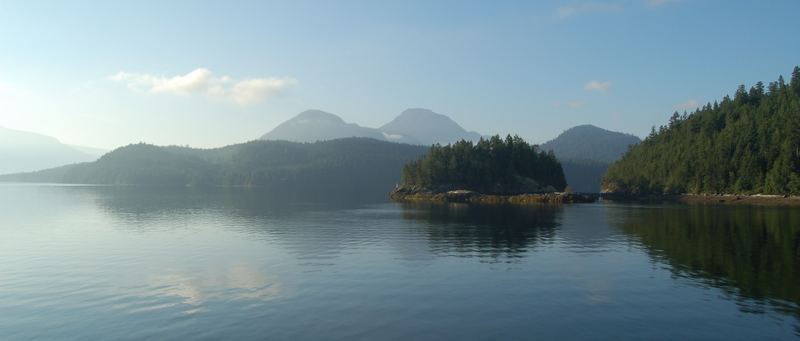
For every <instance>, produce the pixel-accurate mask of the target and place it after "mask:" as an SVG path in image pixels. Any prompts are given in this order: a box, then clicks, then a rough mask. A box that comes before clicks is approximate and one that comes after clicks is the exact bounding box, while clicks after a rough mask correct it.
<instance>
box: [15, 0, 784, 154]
mask: <svg viewBox="0 0 800 341" xmlns="http://www.w3.org/2000/svg"><path fill="white" fill-rule="evenodd" d="M797 13H800V1H796V0H786V1H781V0H774V1H740V0H718V1H715V0H622V1H611V0H608V1H603V0H598V1H586V2H585V1H567V2H561V1H465V0H460V1H410V0H403V1H391V0H389V1H322V0H320V1H298V0H294V1H252V2H248V1H79V0H76V1H32V0H29V1H6V0H0V126H3V127H6V128H12V129H18V130H26V131H33V132H38V133H42V134H46V135H50V136H53V137H56V138H58V139H59V140H61V141H62V142H65V143H70V144H77V145H84V146H92V147H99V148H106V149H112V148H115V147H118V146H121V145H126V144H129V143H136V142H148V143H153V144H158V145H190V146H194V147H217V146H223V145H227V144H233V143H239V142H244V141H248V140H253V139H256V138H258V137H259V136H261V135H262V134H264V133H266V132H268V131H269V130H271V129H272V128H274V127H275V126H276V125H278V124H280V123H281V122H283V121H285V120H287V119H289V118H291V117H292V116H294V115H296V114H297V113H299V112H301V111H303V110H306V109H320V110H325V111H328V112H331V113H334V114H337V115H339V116H341V117H342V118H343V119H344V120H345V121H348V122H355V123H358V124H360V125H363V126H369V127H378V126H380V125H382V124H384V123H386V122H388V121H390V120H391V119H392V118H394V117H395V116H397V115H398V114H399V113H400V112H402V111H403V110H404V109H407V108H418V107H422V108H429V109H431V110H434V111H436V112H439V113H442V114H446V115H448V116H450V117H451V118H453V119H454V120H455V121H457V122H459V123H460V124H461V125H462V126H463V127H465V128H466V129H468V130H475V131H478V132H480V133H482V134H503V135H505V134H518V135H520V136H521V137H523V138H525V139H527V140H529V141H531V142H535V143H541V142H544V141H547V140H549V139H552V138H554V137H555V136H557V135H558V134H559V133H561V132H562V131H564V130H566V129H568V128H570V127H572V126H575V125H579V124H594V125H597V126H599V127H602V128H606V129H609V130H614V131H622V132H627V133H632V134H635V135H639V136H645V135H646V134H647V133H648V132H649V131H650V128H651V127H652V126H654V125H656V126H657V125H660V124H663V123H665V122H666V121H667V120H668V118H669V116H670V115H671V114H672V112H674V111H676V110H678V111H683V110H691V109H693V108H695V107H696V106H697V105H702V104H704V103H706V102H709V101H714V100H718V99H720V98H721V97H722V96H724V95H726V94H731V93H733V92H734V91H735V89H736V87H737V86H738V85H739V84H745V85H747V86H748V87H749V86H751V85H753V84H754V83H755V82H757V81H765V82H769V81H773V80H776V79H777V78H778V76H779V75H784V78H788V75H789V74H790V73H791V70H792V68H793V67H794V66H796V65H800V40H798V37H800V23H798V20H797Z"/></svg>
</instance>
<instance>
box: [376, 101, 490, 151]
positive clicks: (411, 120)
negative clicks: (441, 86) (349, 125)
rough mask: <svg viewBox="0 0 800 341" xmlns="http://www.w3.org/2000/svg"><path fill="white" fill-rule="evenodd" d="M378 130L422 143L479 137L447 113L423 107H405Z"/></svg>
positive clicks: (475, 138) (447, 141) (476, 138)
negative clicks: (443, 113) (411, 138)
mask: <svg viewBox="0 0 800 341" xmlns="http://www.w3.org/2000/svg"><path fill="white" fill-rule="evenodd" d="M380 130H382V131H384V132H386V133H388V134H400V135H404V136H413V137H414V138H415V139H416V140H418V141H419V142H420V143H423V144H434V143H450V142H455V141H458V140H461V139H465V140H476V141H477V140H478V139H480V137H481V136H480V134H478V133H475V132H469V131H467V130H465V129H464V128H462V127H461V126H460V125H458V123H456V122H455V121H453V120H452V119H451V118H450V117H448V116H447V115H442V114H439V113H436V112H433V111H432V110H430V109H424V108H410V109H406V110H404V111H403V112H402V113H400V115H399V116H397V117H395V119H394V120H392V121H391V122H389V123H387V124H384V125H383V126H382V127H381V128H380Z"/></svg>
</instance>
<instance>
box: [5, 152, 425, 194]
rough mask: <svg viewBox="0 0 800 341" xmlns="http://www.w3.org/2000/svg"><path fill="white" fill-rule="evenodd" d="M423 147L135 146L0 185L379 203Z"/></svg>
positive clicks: (16, 177)
mask: <svg viewBox="0 0 800 341" xmlns="http://www.w3.org/2000/svg"><path fill="white" fill-rule="evenodd" d="M427 151H428V148H426V147H421V146H411V145H406V144H397V143H389V142H383V141H377V140H374V139H368V138H346V139H338V140H332V141H326V142H317V143H296V142H287V141H252V142H247V143H242V144H236V145H231V146H227V147H222V148H216V149H194V148H185V147H157V146H153V145H147V144H134V145H129V146H125V147H121V148H119V149H116V150H114V151H112V152H110V153H108V154H106V155H104V156H103V157H101V158H100V159H99V160H97V161H95V162H89V163H82V164H77V165H70V166H65V167H59V168H55V169H49V170H45V171H40V172H34V173H25V174H13V175H6V176H0V181H27V182H57V183H86V184H115V185H147V186H246V187H258V188H264V189H273V190H285V189H291V191H292V192H295V193H307V194H314V193H318V194H320V195H325V194H327V195H330V194H334V195H335V193H349V194H363V195H371V196H381V197H385V196H386V193H388V192H389V191H390V190H391V189H392V188H393V187H394V185H395V184H397V183H399V181H400V172H401V169H402V167H403V165H404V164H405V163H406V162H408V161H410V160H414V159H417V158H419V157H420V156H421V155H423V154H424V153H426V152H427Z"/></svg>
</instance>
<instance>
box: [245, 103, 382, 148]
mask: <svg viewBox="0 0 800 341" xmlns="http://www.w3.org/2000/svg"><path fill="white" fill-rule="evenodd" d="M345 137H369V138H373V139H376V140H383V139H385V138H384V136H383V134H381V132H380V131H378V130H377V129H373V128H366V127H361V126H359V125H358V124H355V123H347V122H345V121H344V120H343V119H342V118H341V117H339V116H337V115H334V114H331V113H329V112H325V111H322V110H306V111H303V112H301V113H299V114H297V115H296V116H295V117H292V118H291V119H289V120H288V121H286V122H283V123H281V124H280V125H278V126H277V127H275V129H272V130H271V131H270V132H268V133H266V134H264V136H262V137H261V139H262V140H285V141H293V142H316V141H326V140H333V139H339V138H345Z"/></svg>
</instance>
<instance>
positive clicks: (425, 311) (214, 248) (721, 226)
mask: <svg viewBox="0 0 800 341" xmlns="http://www.w3.org/2000/svg"><path fill="white" fill-rule="evenodd" d="M315 201H316V202H315ZM799 244H800V210H798V209H790V208H767V207H725V206H691V207H689V206H634V205H613V204H602V203H600V204H591V205H572V206H562V207H480V206H464V205H450V206H443V205H400V204H395V203H386V202H384V203H368V202H367V203H363V202H358V201H357V200H356V201H353V200H345V199H341V198H339V199H337V200H327V201H325V200H311V201H309V200H302V199H298V198H288V199H287V196H285V195H277V194H274V195H264V194H258V193H254V192H252V191H246V190H227V191H226V190H219V191H197V190H188V189H187V190H164V189H160V190H157V189H137V188H112V187H81V186H66V187H62V186H46V185H45V186H35V185H2V186H0V339H2V340H16V339H74V340H87V339H109V340H110V339H114V340H121V339H239V340H241V339H265V338H266V339H291V340H304V339H313V340H317V339H334V340H352V339H368V340H374V339H403V340H406V339H483V340H486V339H556V338H558V339H673V340H674V339H726V340H727V339H791V338H795V337H796V336H797V335H798V332H799V331H800V319H799V318H800V308H798V303H800V267H799V265H800V245H799Z"/></svg>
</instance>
